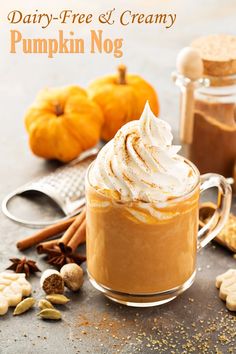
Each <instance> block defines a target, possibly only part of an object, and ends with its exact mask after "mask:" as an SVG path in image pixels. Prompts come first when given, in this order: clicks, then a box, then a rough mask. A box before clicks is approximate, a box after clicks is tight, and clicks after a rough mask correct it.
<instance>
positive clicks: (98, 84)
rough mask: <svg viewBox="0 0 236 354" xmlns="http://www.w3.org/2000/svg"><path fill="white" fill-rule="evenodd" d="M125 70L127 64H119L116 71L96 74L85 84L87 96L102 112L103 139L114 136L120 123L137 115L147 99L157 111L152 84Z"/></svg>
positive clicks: (137, 117)
mask: <svg viewBox="0 0 236 354" xmlns="http://www.w3.org/2000/svg"><path fill="white" fill-rule="evenodd" d="M126 71H127V70H126V67H125V66H124V65H120V66H119V67H118V73H117V74H114V75H109V76H105V77H101V78H98V79H97V80H95V81H93V82H92V83H91V84H90V85H89V87H88V93H89V95H90V97H91V98H92V99H93V100H94V101H95V102H96V103H97V104H98V105H99V106H100V107H101V109H102V111H103V114H104V119H105V121H104V124H103V127H102V133H101V137H102V139H104V140H105V141H108V140H110V139H111V138H113V136H114V135H115V133H116V132H117V130H118V129H119V128H120V127H121V126H122V125H123V124H125V123H127V122H129V121H130V120H134V119H139V117H140V116H141V113H142V111H143V109H144V106H145V103H146V101H149V104H150V106H151V109H152V111H153V113H154V114H155V115H158V113H159V103H158V98H157V94H156V92H155V90H154V88H153V87H152V86H151V85H150V84H149V83H148V82H147V81H145V80H144V79H143V78H141V77H140V76H138V75H134V74H127V72H126Z"/></svg>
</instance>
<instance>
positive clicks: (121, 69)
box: [118, 64, 127, 85]
mask: <svg viewBox="0 0 236 354" xmlns="http://www.w3.org/2000/svg"><path fill="white" fill-rule="evenodd" d="M126 71H127V68H126V66H125V65H123V64H120V65H119V66H118V83H119V84H120V85H126V84H127V82H126Z"/></svg>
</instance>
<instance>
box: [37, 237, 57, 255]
mask: <svg viewBox="0 0 236 354" xmlns="http://www.w3.org/2000/svg"><path fill="white" fill-rule="evenodd" d="M57 245H58V239H55V240H50V241H46V242H41V243H39V244H38V245H37V247H36V249H37V252H38V254H42V253H46V252H47V251H48V250H49V249H51V248H53V249H55V246H57ZM58 249H59V248H58Z"/></svg>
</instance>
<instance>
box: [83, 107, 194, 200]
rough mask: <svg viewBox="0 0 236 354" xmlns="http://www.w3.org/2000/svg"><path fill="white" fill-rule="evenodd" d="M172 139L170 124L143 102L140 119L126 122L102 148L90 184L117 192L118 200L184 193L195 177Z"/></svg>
mask: <svg viewBox="0 0 236 354" xmlns="http://www.w3.org/2000/svg"><path fill="white" fill-rule="evenodd" d="M172 140H173V135H172V133H171V127H170V125H169V124H168V123H167V122H165V121H164V120H162V119H160V118H157V117H155V116H154V114H153V113H152V111H151V109H150V106H149V104H148V103H146V105H145V108H144V111H143V113H142V116H141V118H140V119H139V120H134V121H131V122H129V123H127V124H125V125H124V126H123V127H122V128H121V129H120V130H119V131H118V132H117V133H116V135H115V137H114V138H113V139H112V140H111V141H109V142H108V143H107V144H106V145H105V146H104V147H103V148H102V149H101V151H100V152H99V154H98V156H97V158H96V161H95V162H94V165H93V167H92V170H91V172H90V182H91V184H92V185H93V186H94V187H95V188H97V189H99V190H101V192H102V190H106V191H107V190H110V191H111V192H112V191H116V192H118V193H119V197H120V200H121V201H144V202H163V201H166V200H168V199H172V198H175V197H179V196H182V195H185V194H186V193H188V192H190V191H191V190H192V188H193V187H194V186H195V184H196V182H197V178H198V177H197V176H196V174H195V173H193V172H194V171H193V170H192V168H191V166H189V165H188V164H187V163H186V162H185V160H184V159H183V157H181V156H180V155H178V154H177V153H178V152H179V150H180V149H181V146H179V145H172Z"/></svg>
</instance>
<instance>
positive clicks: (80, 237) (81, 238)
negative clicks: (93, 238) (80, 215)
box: [67, 219, 86, 253]
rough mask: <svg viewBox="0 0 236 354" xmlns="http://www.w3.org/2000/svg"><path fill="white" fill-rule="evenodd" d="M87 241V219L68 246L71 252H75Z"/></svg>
mask: <svg viewBox="0 0 236 354" xmlns="http://www.w3.org/2000/svg"><path fill="white" fill-rule="evenodd" d="M85 240H86V219H84V220H83V221H82V223H81V224H80V226H79V228H78V229H77V230H76V231H75V233H74V235H73V236H72V238H71V240H70V241H69V243H68V245H67V250H68V251H69V252H72V253H73V252H75V250H76V248H77V247H78V246H79V245H80V244H81V243H83V242H85Z"/></svg>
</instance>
